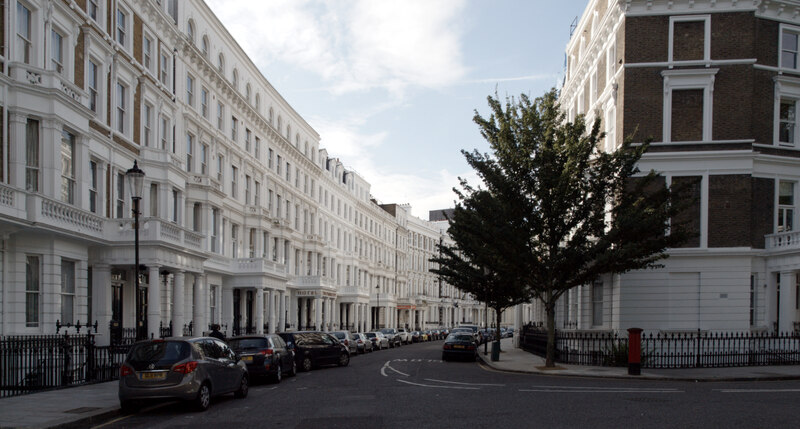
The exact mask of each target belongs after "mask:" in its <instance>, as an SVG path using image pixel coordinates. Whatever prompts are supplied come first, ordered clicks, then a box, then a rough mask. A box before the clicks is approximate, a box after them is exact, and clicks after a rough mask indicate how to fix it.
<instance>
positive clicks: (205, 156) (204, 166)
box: [200, 144, 208, 176]
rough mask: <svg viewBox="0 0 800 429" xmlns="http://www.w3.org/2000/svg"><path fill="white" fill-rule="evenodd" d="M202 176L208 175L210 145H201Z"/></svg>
mask: <svg viewBox="0 0 800 429" xmlns="http://www.w3.org/2000/svg"><path fill="white" fill-rule="evenodd" d="M200 174H202V175H204V176H205V175H206V174H208V145H207V144H201V145H200Z"/></svg>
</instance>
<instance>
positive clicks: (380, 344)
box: [365, 331, 389, 350]
mask: <svg viewBox="0 0 800 429" xmlns="http://www.w3.org/2000/svg"><path fill="white" fill-rule="evenodd" d="M365 335H366V336H367V338H369V340H370V341H372V347H373V348H375V349H378V350H381V349H388V348H389V339H388V338H386V335H383V332H380V331H378V332H367V333H365Z"/></svg>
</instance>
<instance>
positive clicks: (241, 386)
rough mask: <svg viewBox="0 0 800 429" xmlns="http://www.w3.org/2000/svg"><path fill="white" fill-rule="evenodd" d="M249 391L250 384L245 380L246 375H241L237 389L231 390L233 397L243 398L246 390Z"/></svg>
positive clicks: (245, 395)
mask: <svg viewBox="0 0 800 429" xmlns="http://www.w3.org/2000/svg"><path fill="white" fill-rule="evenodd" d="M249 391H250V386H249V383H248V380H247V376H246V375H243V376H242V380H241V381H240V382H239V390H237V391H235V392H233V397H234V398H239V399H244V398H246V397H247V392H249Z"/></svg>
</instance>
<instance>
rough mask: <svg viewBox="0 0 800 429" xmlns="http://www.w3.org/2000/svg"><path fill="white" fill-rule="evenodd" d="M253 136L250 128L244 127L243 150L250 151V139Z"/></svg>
mask: <svg viewBox="0 0 800 429" xmlns="http://www.w3.org/2000/svg"><path fill="white" fill-rule="evenodd" d="M252 137H253V133H252V132H251V131H250V128H245V129H244V150H246V151H247V152H248V153H250V148H251V143H250V140H251V139H252Z"/></svg>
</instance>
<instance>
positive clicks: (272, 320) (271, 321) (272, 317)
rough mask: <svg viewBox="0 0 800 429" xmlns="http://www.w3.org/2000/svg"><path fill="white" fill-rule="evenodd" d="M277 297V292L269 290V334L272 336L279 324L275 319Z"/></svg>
mask: <svg viewBox="0 0 800 429" xmlns="http://www.w3.org/2000/svg"><path fill="white" fill-rule="evenodd" d="M275 295H276V294H275V290H274V289H270V290H269V298H267V305H268V307H269V309H268V310H269V333H270V334H274V333H275V332H276V330H275V324H276V323H277V318H276V317H275V316H276V314H275Z"/></svg>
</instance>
